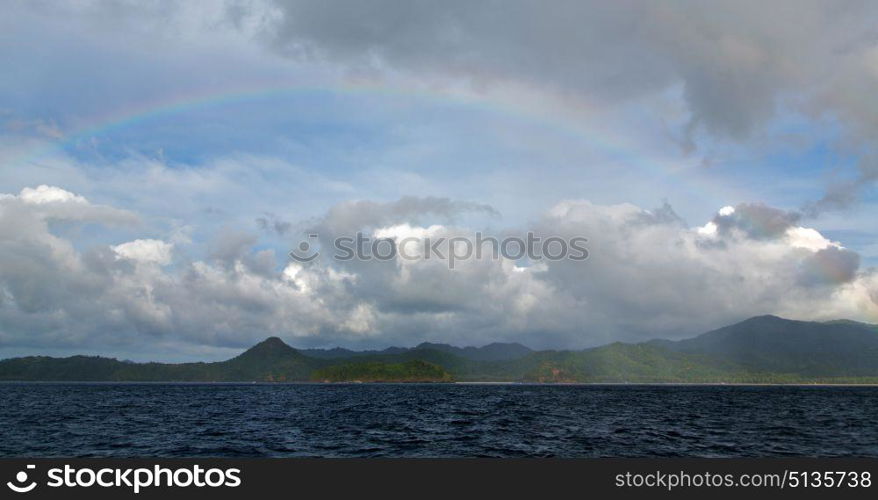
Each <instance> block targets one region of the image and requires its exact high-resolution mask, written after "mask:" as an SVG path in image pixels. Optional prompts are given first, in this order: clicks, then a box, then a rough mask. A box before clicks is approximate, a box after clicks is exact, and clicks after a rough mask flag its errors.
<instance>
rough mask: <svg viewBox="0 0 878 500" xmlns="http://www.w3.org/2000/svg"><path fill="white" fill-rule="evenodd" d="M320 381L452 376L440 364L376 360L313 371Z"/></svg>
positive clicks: (440, 379)
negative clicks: (382, 361)
mask: <svg viewBox="0 0 878 500" xmlns="http://www.w3.org/2000/svg"><path fill="white" fill-rule="evenodd" d="M311 378H312V379H313V380H316V381H320V382H451V381H452V377H451V374H449V373H448V372H447V371H445V370H444V369H443V368H442V367H441V366H438V365H434V364H432V363H427V362H426V361H420V360H414V361H406V362H404V363H381V362H376V361H371V362H369V361H367V362H358V363H344V364H341V365H334V366H328V367H326V368H322V369H320V370H317V371H315V372H314V374H313V375H312V376H311Z"/></svg>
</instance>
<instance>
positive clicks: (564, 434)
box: [0, 383, 878, 457]
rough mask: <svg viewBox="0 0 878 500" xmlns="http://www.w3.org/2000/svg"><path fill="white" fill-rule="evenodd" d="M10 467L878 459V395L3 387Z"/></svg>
mask: <svg viewBox="0 0 878 500" xmlns="http://www.w3.org/2000/svg"><path fill="white" fill-rule="evenodd" d="M0 399H2V401H3V404H2V406H0V457H769V456H809V457H810V456H817V457H830V456H869V457H876V456H878V422H876V418H875V417H876V415H878V387H842V386H828V387H824V386H707V385H692V386H664V385H496V384H495V385H491V384H484V385H478V384H135V383H119V384H115V383H96V384H90V383H82V384H70V383H63V384H62V383H57V384H56V383H3V384H0Z"/></svg>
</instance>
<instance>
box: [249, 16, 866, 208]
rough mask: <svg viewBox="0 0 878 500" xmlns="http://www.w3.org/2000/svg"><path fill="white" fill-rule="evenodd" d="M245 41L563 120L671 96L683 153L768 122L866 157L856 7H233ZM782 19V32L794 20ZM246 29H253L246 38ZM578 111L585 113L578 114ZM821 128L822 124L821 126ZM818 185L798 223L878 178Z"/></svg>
mask: <svg viewBox="0 0 878 500" xmlns="http://www.w3.org/2000/svg"><path fill="white" fill-rule="evenodd" d="M234 5H235V6H234V8H233V9H232V11H233V12H234V17H235V18H236V19H241V18H247V19H251V20H253V21H254V22H251V23H249V24H248V26H250V28H251V29H255V30H256V32H257V33H258V35H257V39H259V40H261V41H263V42H265V43H266V44H267V45H268V46H269V47H270V48H272V49H273V50H275V51H276V52H278V53H280V54H283V55H285V56H287V57H290V58H293V59H296V60H299V61H314V60H317V61H321V62H323V61H329V62H332V63H336V64H338V65H341V66H343V67H347V68H349V69H350V70H351V71H352V72H356V73H360V74H363V73H367V74H378V75H383V76H382V77H383V78H394V75H397V74H400V73H401V74H405V75H409V76H412V75H413V76H414V77H415V78H418V79H421V80H424V81H426V82H427V84H428V85H430V86H431V87H437V86H438V87H441V86H442V85H448V86H451V85H456V84H458V83H459V82H461V81H463V82H469V83H470V84H472V86H473V87H474V88H476V89H479V90H481V91H487V92H490V91H492V90H494V89H498V88H500V89H502V88H504V87H516V86H517V87H525V88H530V89H536V90H537V91H539V92H542V93H543V95H548V96H553V97H555V98H557V99H560V100H562V101H567V102H569V103H570V105H568V108H569V109H576V108H577V107H578V106H577V103H579V104H580V106H579V107H583V108H585V109H594V108H599V109H606V108H613V107H620V105H621V104H624V103H630V102H637V103H638V106H641V107H642V106H645V104H644V103H646V102H647V99H648V98H658V99H659V100H666V98H667V96H679V98H680V99H682V100H683V102H684V105H685V109H686V112H687V114H688V120H686V121H687V123H685V124H683V126H682V133H683V134H684V135H686V136H687V137H686V138H685V139H684V140H682V141H681V142H682V143H684V144H690V145H694V144H695V142H696V140H697V138H702V137H703V136H704V134H705V133H706V134H707V135H709V136H712V137H715V138H718V139H720V140H725V139H732V140H734V141H747V140H749V139H752V138H754V137H755V136H757V135H759V134H757V132H760V133H761V132H764V131H765V127H764V126H765V125H766V124H767V123H768V122H769V121H771V120H772V119H774V118H777V116H778V111H779V110H782V111H784V112H785V113H787V114H789V112H791V111H792V112H794V113H797V114H799V115H804V116H807V117H809V118H810V119H813V120H815V121H816V122H818V123H822V124H823V126H828V125H827V123H835V122H838V123H841V124H842V129H843V130H842V134H843V137H842V139H841V140H840V141H838V142H837V143H836V144H835V147H837V148H838V149H839V150H841V151H845V152H846V153H848V154H852V155H855V156H859V155H860V153H861V152H862V150H865V151H866V152H867V153H869V154H871V155H872V156H874V153H875V152H874V145H873V144H872V140H871V138H872V137H874V136H875V134H876V132H878V108H876V105H874V104H872V103H873V102H874V99H873V98H872V94H873V90H874V88H875V86H876V84H878V33H876V29H875V23H874V20H875V19H876V18H878V5H876V4H872V3H868V2H865V3H864V2H858V1H842V2H829V1H823V0H804V1H802V0H782V1H775V2H772V3H771V4H769V5H767V4H765V3H764V2H757V1H740V2H700V1H696V0H692V1H679V2H673V3H671V4H666V3H655V2H648V1H641V0H623V1H617V2H611V3H608V2H604V1H598V0H595V1H582V0H570V1H567V0H563V1H556V2H553V3H552V5H551V6H546V5H545V4H543V3H540V2H535V1H531V0H511V1H506V2H502V3H497V2H492V1H487V0H484V1H478V0H477V1H471V0H462V1H451V2H441V3H425V2H411V1H406V0H366V1H361V2H356V4H355V5H349V4H344V5H341V4H335V3H327V2H320V1H316V0H267V1H266V2H257V3H253V2H245V3H240V2H239V3H237V4H234ZM793 19H794V21H793ZM254 27H255V28H254ZM582 103H587V104H586V105H581V104H582ZM821 120H823V121H822V122H821ZM874 164H875V162H874V161H869V160H868V159H864V160H863V161H862V163H861V164H860V166H859V169H860V171H861V174H860V175H859V176H858V177H857V178H856V179H855V180H852V181H850V182H842V183H836V184H834V185H832V186H830V189H829V190H828V192H827V194H826V196H825V197H823V199H820V200H816V201H812V202H810V203H808V204H807V205H806V207H805V213H806V214H808V215H817V214H819V213H820V212H822V211H825V210H835V209H839V208H846V207H848V206H849V205H850V204H851V203H853V202H854V201H855V200H856V199H857V197H858V195H859V194H860V192H861V190H862V189H863V187H864V186H865V185H870V184H872V183H873V182H874V181H875V179H876V178H878V175H876V169H875V168H874Z"/></svg>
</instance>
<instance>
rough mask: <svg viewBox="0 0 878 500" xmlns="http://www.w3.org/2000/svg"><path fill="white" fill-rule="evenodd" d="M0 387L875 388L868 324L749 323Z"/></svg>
mask: <svg viewBox="0 0 878 500" xmlns="http://www.w3.org/2000/svg"><path fill="white" fill-rule="evenodd" d="M0 380H7V381H28V380H45V381H49V380H53V381H201V382H250V381H265V382H301V381H334V382H343V381H382V382H394V381H400V382H406V381H408V382H415V381H417V382H448V381H508V382H544V383H558V382H561V383H564V382H588V383H605V382H617V383H626V382H627V383H689V382H711V383H878V325H870V324H865V323H857V322H854V321H848V320H835V321H827V322H810V321H795V320H788V319H783V318H779V317H777V316H757V317H754V318H750V319H747V320H744V321H742V322H740V323H736V324H733V325H729V326H726V327H723V328H719V329H716V330H713V331H710V332H707V333H704V334H702V335H699V336H697V337H693V338H690V339H685V340H679V341H671V340H652V341H648V342H642V343H637V344H628V343H622V342H615V343H612V344H608V345H604V346H600V347H594V348H590V349H584V350H581V351H534V350H531V349H529V348H527V347H525V346H523V345H521V344H514V343H511V344H505V343H494V344H488V345H486V346H482V347H455V346H451V345H448V344H438V343H429V342H425V343H422V344H419V345H418V346H416V347H413V348H400V347H391V348H387V349H384V350H380V351H379V350H373V351H350V350H347V349H343V348H335V349H328V350H326V349H305V350H297V349H295V348H293V347H291V346H289V345H287V344H286V343H285V342H284V341H283V340H281V339H280V338H277V337H270V338H268V339H266V340H264V341H262V342H260V343H258V344H256V345H255V346H253V347H251V348H250V349H247V350H246V351H245V352H243V353H241V354H240V355H238V356H236V357H234V358H232V359H229V360H226V361H220V362H214V363H180V364H166V363H132V362H128V361H118V360H116V359H110V358H102V357H94V356H71V357H67V358H51V357H45V356H30V357H23V358H12V359H6V360H2V361H0Z"/></svg>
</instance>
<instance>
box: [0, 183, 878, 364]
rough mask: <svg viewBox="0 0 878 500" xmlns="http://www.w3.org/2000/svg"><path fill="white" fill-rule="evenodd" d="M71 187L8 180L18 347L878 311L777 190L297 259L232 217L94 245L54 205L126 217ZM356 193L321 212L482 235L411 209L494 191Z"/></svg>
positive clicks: (566, 212)
mask: <svg viewBox="0 0 878 500" xmlns="http://www.w3.org/2000/svg"><path fill="white" fill-rule="evenodd" d="M55 189H57V188H55ZM37 191H39V190H36V191H33V192H37ZM43 191H44V192H50V191H47V190H43ZM27 192H28V193H31V192H32V191H27ZM51 192H55V193H56V194H57V193H61V191H51ZM64 192H67V191H64ZM67 193H68V194H67V195H61V196H60V197H59V198H60V199H58V200H56V201H52V202H48V203H32V202H28V201H25V199H26V198H27V196H25V197H24V198H23V197H22V196H21V194H19V195H4V196H2V197H0V343H2V344H0V345H2V346H3V349H4V350H6V351H8V350H9V349H16V350H17V351H16V352H21V350H23V349H24V350H26V349H31V350H33V351H34V352H40V351H42V350H45V349H46V348H48V347H51V348H54V349H61V350H62V351H63V352H71V351H77V352H82V351H90V352H91V351H92V350H94V349H102V350H104V351H108V350H109V351H110V352H113V351H114V350H124V351H125V352H137V351H140V352H141V355H144V356H146V354H144V353H153V354H151V356H152V357H156V356H159V357H165V356H168V355H169V353H168V352H164V351H161V350H160V349H161V348H160V347H156V346H175V347H164V348H165V349H170V350H172V351H173V352H182V351H180V350H181V349H182V350H183V351H186V352H189V351H191V349H192V346H210V347H211V348H241V347H245V346H247V345H250V344H252V343H254V342H256V341H258V340H260V339H262V338H264V337H266V336H268V335H279V336H282V337H284V338H286V339H288V340H290V341H291V342H293V343H295V344H298V345H302V346H309V345H332V344H344V345H349V346H360V347H366V346H371V347H377V346H386V345H389V344H397V345H413V344H416V343H418V342H420V341H424V340H434V341H445V342H452V343H460V344H481V343H488V342H491V341H500V340H506V341H511V340H516V341H521V342H524V343H526V344H529V345H532V346H534V347H585V346H588V345H595V344H600V343H603V342H607V341H612V340H645V339H649V338H654V337H681V336H687V335H691V334H694V333H698V332H700V331H704V330H707V329H709V328H713V327H717V326H720V325H722V324H724V323H728V322H731V321H735V320H739V319H742V318H745V317H747V316H750V315H755V314H764V313H775V314H783V315H787V316H790V317H795V318H802V319H829V318H838V317H850V318H852V319H860V320H866V321H869V320H874V319H875V318H878V304H876V303H875V301H874V297H875V295H876V291H878V276H876V273H875V271H874V270H869V269H862V268H860V261H859V255H857V254H856V253H855V252H852V251H850V250H847V249H845V248H843V247H842V246H841V245H840V244H838V243H836V242H832V241H830V240H828V239H827V238H825V237H824V236H823V235H821V234H820V233H819V232H817V231H816V230H814V229H812V228H807V227H803V226H799V225H797V223H796V222H795V220H796V219H795V218H794V217H791V216H789V214H786V212H783V211H779V210H777V209H773V208H771V207H767V206H756V205H738V206H737V207H735V208H734V210H730V209H723V210H722V211H721V212H722V213H718V214H717V216H716V217H715V218H714V219H713V220H712V221H710V223H715V224H718V225H719V224H723V226H722V229H720V228H719V227H720V226H718V227H717V230H716V231H714V232H712V233H705V232H704V231H699V228H698V227H696V228H691V227H689V226H687V224H686V223H685V222H684V221H682V220H681V219H680V218H679V217H676V216H675V215H673V209H672V208H671V207H670V206H667V205H665V206H663V207H660V208H659V209H657V210H644V209H641V208H639V207H637V206H635V205H631V204H619V205H597V204H593V203H590V202H588V201H583V200H568V201H563V202H559V203H558V204H556V205H555V206H554V207H552V208H551V209H549V210H548V211H546V213H545V214H544V215H542V216H541V217H539V218H538V219H536V220H535V221H533V223H532V225H531V226H530V227H528V228H510V229H508V230H505V231H502V233H504V234H518V233H522V232H524V231H525V230H531V231H533V232H534V233H535V234H536V235H537V236H540V237H544V238H545V237H548V236H559V237H562V238H571V237H574V236H580V237H586V238H588V249H589V258H588V260H586V261H584V262H576V261H569V260H563V261H538V262H530V263H528V262H515V261H509V260H505V259H501V260H493V259H490V258H488V255H490V253H488V252H486V253H485V257H484V258H482V259H480V260H469V261H464V262H459V263H458V265H457V266H456V268H455V269H454V270H449V269H448V266H447V264H446V263H445V262H444V261H440V260H435V259H434V260H423V259H416V260H403V259H396V260H393V261H389V262H376V261H371V262H359V261H352V262H337V261H334V260H332V259H328V258H323V257H321V258H320V259H318V260H316V261H313V262H312V263H309V264H300V263H295V262H291V261H288V260H287V259H286V258H285V257H284V256H283V255H276V254H275V253H274V251H272V250H270V249H269V250H266V249H260V246H259V241H258V239H257V238H256V237H255V236H254V235H250V234H248V233H241V232H238V231H235V230H230V229H221V230H220V232H219V234H218V235H217V236H216V237H215V238H214V243H213V244H212V245H211V247H212V248H213V249H214V251H213V253H211V254H209V255H208V256H207V257H206V258H204V259H197V258H193V257H192V256H191V255H188V252H187V246H188V245H187V244H186V243H185V242H183V241H181V243H179V244H172V243H168V242H167V241H166V240H165V239H156V238H137V239H133V240H128V241H122V242H119V243H116V244H113V245H108V246H104V245H100V244H95V245H92V246H90V247H81V245H80V244H79V242H78V241H77V240H76V237H77V233H64V234H65V236H64V237H62V236H59V235H56V234H55V233H54V232H53V231H54V229H57V227H56V226H54V225H50V224H48V223H47V219H46V217H48V216H49V215H51V212H50V213H47V212H46V210H47V208H49V207H50V206H54V205H65V206H66V207H67V208H68V210H70V211H72V210H74V209H78V210H80V211H81V212H82V214H81V215H80V216H77V217H74V218H72V219H67V220H66V222H63V223H65V224H77V223H82V222H87V223H90V224H104V223H105V222H113V223H115V222H116V220H115V216H116V215H117V214H118V213H119V212H120V211H119V209H116V208H111V207H103V208H101V209H100V210H99V209H98V208H97V207H96V206H94V205H92V204H91V203H89V202H88V201H87V200H84V199H81V197H79V196H78V195H76V194H74V193H70V192H67ZM81 200H84V201H81ZM357 203H358V204H359V205H356V206H359V207H365V208H367V210H366V212H367V213H369V214H370V215H371V217H354V218H352V217H351V215H352V214H353V213H355V212H357V211H356V210H353V209H352V207H353V206H352V205H351V204H349V203H343V204H341V205H338V206H336V207H334V208H333V209H330V210H329V211H327V213H326V214H325V216H324V217H323V218H322V219H321V220H318V221H316V223H317V225H318V226H325V227H334V228H341V227H344V228H346V229H360V230H363V231H366V230H367V229H368V228H371V229H370V230H371V231H372V233H374V234H381V235H385V236H393V237H401V236H407V237H415V238H425V237H433V238H435V237H442V236H444V237H451V236H455V235H472V234H473V228H469V227H465V226H458V225H455V224H450V223H449V224H444V225H438V224H432V225H420V224H419V223H417V222H415V219H418V218H422V217H423V212H425V211H426V212H431V211H438V212H439V213H456V212H457V211H458V210H459V209H468V208H473V207H480V205H478V204H469V203H462V204H461V203H458V202H455V201H452V200H429V199H427V200H424V199H418V200H416V199H402V200H399V201H397V202H384V203H378V202H365V201H362V202H357ZM121 212H123V213H124V211H121ZM85 214H87V216H86V215H85ZM745 214H747V217H749V219H750V221H749V222H748V221H746V220H745V216H744V215H745ZM785 214H786V215H785ZM107 215H110V217H106V216H107ZM754 221H759V223H758V224H757V223H756V222H754ZM59 223H62V221H59V220H56V221H55V222H54V224H55V225H57V224H59ZM382 224H383V225H382ZM132 227H133V228H136V226H132ZM702 227H703V226H702ZM172 256H173V257H174V261H173V264H174V265H170V264H171V257H172ZM187 346H188V347H187ZM187 349H188V350H187ZM156 352H158V353H157V354H156Z"/></svg>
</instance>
